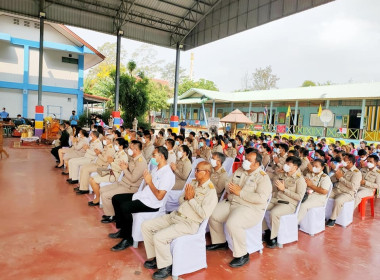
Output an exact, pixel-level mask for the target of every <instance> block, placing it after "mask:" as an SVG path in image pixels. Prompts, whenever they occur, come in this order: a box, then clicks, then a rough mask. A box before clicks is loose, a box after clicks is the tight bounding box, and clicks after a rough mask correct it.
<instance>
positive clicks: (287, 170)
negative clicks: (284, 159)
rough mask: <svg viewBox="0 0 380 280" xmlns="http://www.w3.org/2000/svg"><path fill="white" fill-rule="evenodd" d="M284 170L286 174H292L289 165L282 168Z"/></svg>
mask: <svg viewBox="0 0 380 280" xmlns="http://www.w3.org/2000/svg"><path fill="white" fill-rule="evenodd" d="M282 169H284V171H285V172H286V173H288V172H290V169H291V168H290V166H289V165H287V164H285V165H284V166H283V167H282Z"/></svg>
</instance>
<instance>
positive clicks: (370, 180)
mask: <svg viewBox="0 0 380 280" xmlns="http://www.w3.org/2000/svg"><path fill="white" fill-rule="evenodd" d="M378 162H379V157H378V156H377V155H369V156H368V157H367V160H366V162H365V163H366V167H363V168H361V169H360V172H361V173H362V180H361V181H360V187H359V190H358V192H357V194H356V197H355V208H356V207H358V205H359V204H360V202H361V201H362V198H363V197H367V196H372V195H373V192H374V191H376V190H378V189H380V170H379V169H378V168H377V164H378Z"/></svg>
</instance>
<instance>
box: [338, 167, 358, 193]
mask: <svg viewBox="0 0 380 280" xmlns="http://www.w3.org/2000/svg"><path fill="white" fill-rule="evenodd" d="M341 170H342V172H343V177H342V178H340V179H339V180H338V183H337V185H336V187H337V188H338V189H339V190H340V191H341V192H344V193H348V194H350V195H351V196H353V197H354V196H355V193H356V192H357V191H358V189H359V187H360V181H361V180H362V174H361V173H360V171H359V169H357V168H356V166H355V165H354V166H352V167H351V169H347V168H345V167H343V168H342V169H341ZM331 179H332V180H333V181H334V179H335V180H336V177H335V175H334V176H332V178H331Z"/></svg>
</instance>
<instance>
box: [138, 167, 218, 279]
mask: <svg viewBox="0 0 380 280" xmlns="http://www.w3.org/2000/svg"><path fill="white" fill-rule="evenodd" d="M210 173H211V165H210V163H208V162H205V161H203V162H200V163H198V165H197V167H196V169H195V178H196V179H195V180H193V181H192V182H191V183H190V184H187V185H186V187H185V191H184V193H183V194H182V196H181V197H180V198H179V203H180V206H179V208H178V210H177V211H173V212H171V213H170V214H168V215H164V216H160V217H158V218H155V219H152V220H148V221H145V222H143V223H142V225H141V232H142V235H143V238H144V246H145V251H146V255H147V259H148V260H147V261H146V262H145V263H144V267H145V268H147V269H158V270H157V271H156V272H154V273H153V279H165V278H167V277H169V276H170V275H171V274H172V264H173V256H172V254H171V250H170V247H171V242H172V241H173V240H174V239H175V238H177V237H180V236H184V235H188V234H195V233H196V232H197V231H198V229H199V225H200V224H201V223H202V222H203V221H204V220H206V219H208V218H209V217H210V215H211V213H212V212H213V210H214V209H215V206H216V204H217V203H218V200H217V197H216V192H215V188H214V186H213V184H212V182H211V181H210ZM194 245H196V244H194ZM198 245H199V244H198ZM183 253H185V254H186V252H183Z"/></svg>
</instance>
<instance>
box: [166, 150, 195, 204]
mask: <svg viewBox="0 0 380 280" xmlns="http://www.w3.org/2000/svg"><path fill="white" fill-rule="evenodd" d="M177 156H178V159H177V162H175V163H170V168H171V169H172V170H173V172H174V175H175V184H174V187H173V189H172V190H182V189H183V188H184V187H185V183H186V180H187V178H188V177H189V175H190V172H191V169H192V165H191V163H192V153H191V151H190V149H189V147H188V146H185V145H182V146H181V147H180V148H179V150H178V152H177ZM175 202H176V203H178V197H177V201H175Z"/></svg>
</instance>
